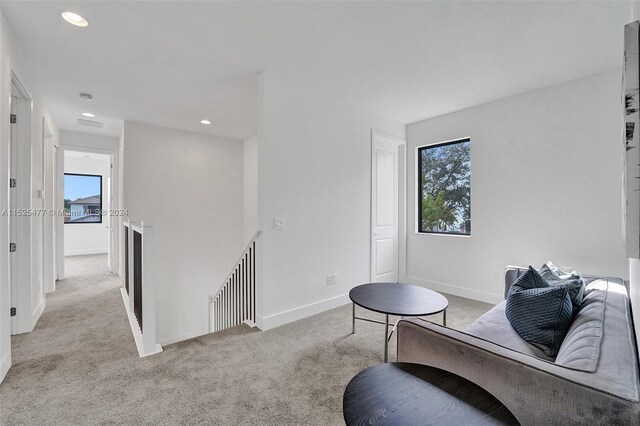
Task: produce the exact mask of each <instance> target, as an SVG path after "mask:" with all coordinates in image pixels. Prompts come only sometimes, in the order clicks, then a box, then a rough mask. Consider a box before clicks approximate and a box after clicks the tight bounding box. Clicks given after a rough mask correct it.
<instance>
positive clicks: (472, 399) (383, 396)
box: [342, 363, 518, 426]
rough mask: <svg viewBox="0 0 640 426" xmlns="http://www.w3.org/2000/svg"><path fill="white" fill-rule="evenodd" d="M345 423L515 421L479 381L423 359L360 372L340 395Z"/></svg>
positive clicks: (399, 423) (388, 423)
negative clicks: (472, 380) (341, 395)
mask: <svg viewBox="0 0 640 426" xmlns="http://www.w3.org/2000/svg"><path fill="white" fill-rule="evenodd" d="M342 411H343V414H344V420H345V422H346V423H347V425H364V424H367V425H369V424H375V425H474V426H475V425H517V424H518V421H517V420H516V418H515V417H514V416H513V414H511V412H510V411H509V410H508V409H507V408H506V407H505V406H504V405H502V403H501V402H500V401H498V400H497V399H496V398H495V397H494V396H493V395H491V394H490V393H489V392H487V391H485V390H484V389H482V388H481V387H480V386H478V385H476V384H474V383H472V382H470V381H468V380H466V379H464V378H462V377H460V376H457V375H455V374H453V373H450V372H448V371H444V370H441V369H439V368H435V367H429V366H426V365H420V364H408V363H387V364H378V365H374V366H373V367H369V368H367V369H366V370H363V371H361V372H360V373H358V374H357V375H356V376H355V377H354V378H353V379H351V381H350V382H349V384H348V385H347V388H346V389H345V391H344V396H343V399H342Z"/></svg>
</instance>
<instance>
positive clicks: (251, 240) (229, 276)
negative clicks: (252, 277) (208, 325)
mask: <svg viewBox="0 0 640 426" xmlns="http://www.w3.org/2000/svg"><path fill="white" fill-rule="evenodd" d="M260 234H262V229H258V230H257V231H256V233H255V234H253V237H251V239H250V240H249V243H248V244H247V245H246V246H244V249H242V254H241V255H240V257H238V259H237V260H236V261H235V263H234V265H236V266H237V265H238V263H240V262H241V261H242V258H243V257H244V254H245V253H246V252H247V250H249V247H251V244H253V243H254V241H255V240H256V239H258V237H259V236H260ZM236 266H234V267H233V269H232V270H231V272H230V273H229V275H227V278H225V279H224V280H223V281H222V282H223V283H224V284H222V285H221V286H220V288H219V289H218V292H217V293H216V294H214V295H213V298H214V299H215V298H216V297H218V294H220V292H221V291H222V287H224V285H225V284H226V283H227V281H229V278H231V277H232V276H233V274H234V272H235V270H236Z"/></svg>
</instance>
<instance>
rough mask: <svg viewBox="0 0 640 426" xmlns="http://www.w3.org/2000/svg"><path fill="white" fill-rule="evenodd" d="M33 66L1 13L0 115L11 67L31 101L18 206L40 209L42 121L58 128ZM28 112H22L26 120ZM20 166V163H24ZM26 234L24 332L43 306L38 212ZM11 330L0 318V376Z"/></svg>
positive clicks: (0, 304)
mask: <svg viewBox="0 0 640 426" xmlns="http://www.w3.org/2000/svg"><path fill="white" fill-rule="evenodd" d="M34 66H36V62H35V60H34V58H29V57H27V56H25V49H24V48H23V47H22V46H21V45H20V43H19V41H18V40H17V39H16V38H15V36H14V34H13V30H12V29H11V27H10V25H9V24H8V22H7V20H6V19H5V17H4V14H2V13H1V12H0V78H1V80H0V92H1V93H0V99H2V103H1V104H0V115H1V116H2V117H7V116H8V115H9V112H10V109H9V105H10V104H9V100H10V91H11V71H13V72H14V73H15V74H16V75H17V77H18V79H19V80H20V82H21V83H22V85H23V86H24V87H25V89H26V90H27V92H28V95H29V97H30V98H31V100H32V105H31V115H30V117H28V118H29V119H30V133H31V136H30V138H31V143H30V150H31V173H30V174H28V175H29V176H28V177H27V179H24V180H23V182H22V185H23V186H22V188H23V189H24V190H25V191H27V192H28V195H27V196H26V197H25V199H26V200H27V201H26V203H25V204H24V205H23V206H21V207H26V208H41V207H42V199H41V198H38V197H37V196H36V194H37V189H42V188H43V182H42V180H43V173H42V170H43V163H42V161H43V159H42V157H43V152H42V136H43V129H42V120H43V117H44V118H45V119H46V120H47V122H48V124H49V127H50V130H51V131H52V132H53V134H54V139H55V140H57V138H58V128H57V127H56V125H55V122H54V121H53V120H52V119H51V115H50V113H49V111H48V108H47V106H46V104H45V103H44V101H43V100H42V98H41V94H40V93H41V92H40V90H39V89H40V88H39V87H38V86H37V85H36V84H35V83H36V82H35V81H34V80H33V79H32V77H31V70H33V69H34ZM26 118H27V117H22V119H23V120H24V119H26ZM0 134H1V135H2V137H1V138H0V140H1V141H2V142H1V143H0V176H2V180H3V181H4V182H6V181H7V179H8V178H9V172H8V170H9V138H10V136H9V134H10V129H9V122H8V120H5V119H3V120H1V121H0ZM22 166H24V165H22ZM7 190H8V188H7V186H6V185H0V209H6V208H8V207H9V206H8V192H7ZM27 220H29V221H30V224H29V225H28V229H29V233H28V235H26V237H27V238H26V239H27V241H28V243H27V244H26V245H24V247H23V252H22V253H28V255H26V258H24V262H22V263H21V264H22V265H23V266H24V267H23V268H22V270H21V271H22V274H21V277H20V283H21V285H20V286H19V289H20V294H19V295H18V298H19V299H20V306H21V309H20V310H19V312H18V331H20V332H26V331H30V330H32V329H33V327H34V326H35V324H36V322H37V320H38V318H39V317H40V314H41V313H42V311H43V310H44V307H45V298H44V281H43V279H44V277H43V264H44V259H43V245H42V244H43V225H44V222H43V220H42V217H32V218H30V219H29V218H27ZM8 223H9V222H8V218H7V217H6V216H3V217H0V271H2V273H1V275H0V311H1V312H7V311H8V309H9V307H10V306H11V298H10V296H9V276H8V270H9V267H8V256H9V253H8V245H9V237H8ZM10 332H11V324H10V321H9V320H8V317H5V316H2V317H1V319H0V380H2V378H3V377H4V375H5V374H6V371H7V369H8V367H9V365H10V345H11V340H10Z"/></svg>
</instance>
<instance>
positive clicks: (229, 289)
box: [209, 230, 262, 332]
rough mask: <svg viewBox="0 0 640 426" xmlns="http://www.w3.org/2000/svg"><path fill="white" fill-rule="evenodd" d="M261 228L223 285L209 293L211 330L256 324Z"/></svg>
mask: <svg viewBox="0 0 640 426" xmlns="http://www.w3.org/2000/svg"><path fill="white" fill-rule="evenodd" d="M261 232H262V231H261V230H258V231H256V233H255V234H254V235H253V237H252V238H251V241H250V242H249V244H247V246H246V247H245V249H244V251H243V253H242V255H241V256H240V258H239V259H238V261H237V262H236V264H235V266H234V267H233V269H232V271H231V273H230V274H229V276H228V277H227V279H226V280H224V284H222V287H220V289H219V290H218V292H217V293H216V294H215V295H214V296H211V297H209V304H210V307H209V308H210V309H209V312H210V315H211V318H210V321H209V331H210V332H216V331H221V330H224V329H227V328H231V327H235V326H237V325H240V324H243V323H245V324H248V325H250V326H251V327H255V326H256V281H257V279H256V278H257V273H256V250H257V249H258V247H259V244H258V238H259V237H260V234H261Z"/></svg>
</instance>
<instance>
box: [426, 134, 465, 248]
mask: <svg viewBox="0 0 640 426" xmlns="http://www.w3.org/2000/svg"><path fill="white" fill-rule="evenodd" d="M464 142H469V144H471V137H470V136H465V137H461V138H456V139H450V140H447V141H442V142H435V143H430V144H424V145H420V146H416V156H415V158H416V162H415V172H416V179H415V181H414V183H415V185H416V191H415V198H414V200H415V217H416V220H415V233H416V234H417V235H446V236H452V237H462V238H471V231H470V232H469V233H461V232H449V231H444V232H438V231H422V230H421V224H422V191H421V189H422V179H423V176H422V173H421V167H420V166H421V163H420V154H421V152H422V150H424V149H430V148H438V147H442V146H447V145H455V144H458V143H464ZM469 149H471V148H469ZM469 156H471V152H469ZM469 161H471V159H470V160H469ZM469 203H470V204H471V203H472V198H471V181H470V182H469ZM470 210H471V211H473V209H470ZM470 216H471V214H470ZM470 221H471V222H473V220H471V219H470ZM472 229H473V227H472Z"/></svg>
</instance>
